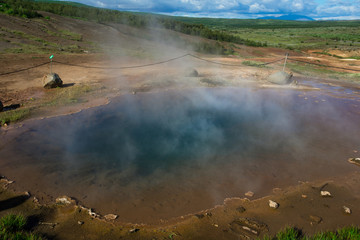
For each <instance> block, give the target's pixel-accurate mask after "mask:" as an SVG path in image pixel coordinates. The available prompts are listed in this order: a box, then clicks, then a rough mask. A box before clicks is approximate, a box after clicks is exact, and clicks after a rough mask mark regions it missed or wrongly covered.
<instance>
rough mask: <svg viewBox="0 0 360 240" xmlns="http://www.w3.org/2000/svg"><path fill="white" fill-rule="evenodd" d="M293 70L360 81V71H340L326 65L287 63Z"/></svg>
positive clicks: (337, 78) (303, 73) (308, 74)
mask: <svg viewBox="0 0 360 240" xmlns="http://www.w3.org/2000/svg"><path fill="white" fill-rule="evenodd" d="M286 67H287V68H288V69H290V70H291V71H292V72H295V73H300V74H302V75H305V76H310V77H311V76H318V77H323V78H330V79H336V80H347V81H350V82H357V83H360V73H348V72H338V71H335V70H331V69H328V68H325V67H320V66H314V65H311V64H298V63H288V64H287V65H286Z"/></svg>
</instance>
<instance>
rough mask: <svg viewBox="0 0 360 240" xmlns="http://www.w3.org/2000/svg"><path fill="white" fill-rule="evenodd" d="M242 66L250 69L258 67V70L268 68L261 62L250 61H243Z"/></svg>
mask: <svg viewBox="0 0 360 240" xmlns="http://www.w3.org/2000/svg"><path fill="white" fill-rule="evenodd" d="M242 64H243V65H245V66H251V67H260V68H267V67H268V66H266V65H264V63H263V62H257V61H250V60H246V61H243V62H242Z"/></svg>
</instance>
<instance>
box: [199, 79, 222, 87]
mask: <svg viewBox="0 0 360 240" xmlns="http://www.w3.org/2000/svg"><path fill="white" fill-rule="evenodd" d="M200 82H201V83H203V84H206V85H207V86H209V87H216V86H223V85H224V82H222V81H218V80H214V79H209V78H203V79H201V80H200Z"/></svg>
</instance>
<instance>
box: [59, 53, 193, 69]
mask: <svg viewBox="0 0 360 240" xmlns="http://www.w3.org/2000/svg"><path fill="white" fill-rule="evenodd" d="M189 55H190V54H185V55H182V56H179V57H175V58H171V59H168V60H164V61H161V62H156V63H149V64H144V65H135V66H126V67H97V66H84V65H77V64H72V63H63V62H58V61H53V62H54V63H59V64H63V65H68V66H74V67H82V68H96V69H109V70H110V69H129V68H142V67H149V66H154V65H159V64H164V63H168V62H171V61H175V60H178V59H180V58H184V57H186V56H189Z"/></svg>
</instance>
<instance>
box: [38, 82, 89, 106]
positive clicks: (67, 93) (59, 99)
mask: <svg viewBox="0 0 360 240" xmlns="http://www.w3.org/2000/svg"><path fill="white" fill-rule="evenodd" d="M91 91H94V88H93V87H92V86H89V85H74V86H71V87H67V88H56V89H52V90H51V91H49V92H48V96H47V100H45V102H44V103H42V104H41V106H40V107H43V106H49V107H50V106H65V105H69V104H74V103H79V102H84V100H83V99H82V97H83V96H84V95H85V94H86V93H89V92H91Z"/></svg>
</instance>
